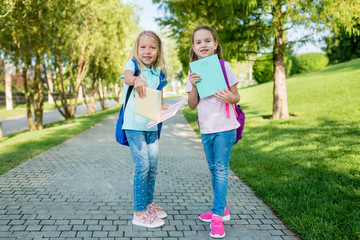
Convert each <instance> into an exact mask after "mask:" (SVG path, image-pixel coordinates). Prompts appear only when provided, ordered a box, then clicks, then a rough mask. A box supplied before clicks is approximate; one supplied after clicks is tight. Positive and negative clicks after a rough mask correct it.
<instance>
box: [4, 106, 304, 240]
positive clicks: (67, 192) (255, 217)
mask: <svg viewBox="0 0 360 240" xmlns="http://www.w3.org/2000/svg"><path fill="white" fill-rule="evenodd" d="M167 101H169V102H171V101H174V100H167ZM116 120H117V114H115V115H113V116H111V117H109V118H108V119H106V120H104V121H102V122H100V123H99V124H97V125H96V126H94V127H93V128H91V129H89V130H87V131H85V132H83V133H81V134H80V135H78V136H76V137H73V138H72V139H70V140H68V141H66V142H64V143H63V144H60V145H59V146H56V147H54V148H52V149H50V150H48V151H46V152H44V153H42V154H40V155H38V156H36V157H34V158H32V159H31V160H29V161H27V162H25V163H23V164H21V165H20V166H18V167H16V168H14V169H12V170H10V171H9V172H7V173H5V174H3V175H1V176H0V189H1V190H0V239H7V240H8V239H9V240H10V239H14V240H20V239H23V240H28V239H32V240H35V239H50V240H55V239H56V240H65V239H66V240H70V239H76V240H77V239H81V240H85V239H89V240H90V239H91V240H95V239H96V240H107V239H112V240H115V239H121V240H135V239H137V240H140V239H144V240H150V239H153V240H155V239H162V240H163V239H166V240H170V239H174V240H175V239H176V240H179V239H184V240H185V239H196V240H201V239H206V240H208V239H210V237H209V232H210V226H209V224H207V223H203V222H201V221H200V220H199V219H198V216H199V214H202V213H204V212H207V211H209V209H211V205H212V201H213V196H212V186H211V180H210V176H209V172H208V168H207V164H206V160H205V155H204V152H203V150H202V144H201V140H200V139H198V138H197V134H196V133H195V132H194V131H193V130H192V128H191V127H190V126H189V124H188V123H187V121H186V120H185V118H184V117H183V116H182V114H181V113H179V114H177V115H176V116H174V117H173V118H171V119H169V120H167V121H166V122H165V123H164V125H163V129H162V133H161V139H160V150H159V153H160V154H159V163H158V176H157V181H156V189H155V195H154V200H155V202H156V203H157V204H159V205H160V206H162V207H163V208H164V209H165V210H166V211H167V213H168V217H167V218H166V219H165V225H164V226H162V227H161V228H157V229H146V228H143V227H138V226H133V225H132V223H131V220H132V214H133V211H134V210H133V206H132V201H133V198H132V181H133V176H134V167H135V165H134V163H133V161H132V158H131V154H130V151H129V148H128V147H125V146H121V145H119V144H117V143H116V142H115V139H114V131H115V124H116ZM228 204H229V205H230V206H231V207H232V208H231V209H230V212H231V220H230V221H228V222H225V230H226V235H227V237H226V239H242V240H246V239H252V240H254V239H255V240H262V239H264V240H265V239H266V240H269V239H270V240H280V239H281V240H295V239H298V238H297V237H296V235H295V234H294V233H293V232H291V231H290V230H288V229H287V228H286V226H285V225H284V224H283V223H282V222H281V221H280V220H279V219H278V218H277V217H276V216H275V215H274V214H273V213H272V212H271V210H270V209H269V207H268V206H266V205H265V204H264V203H263V202H262V201H261V200H260V199H258V198H256V196H255V194H254V192H253V191H252V190H251V189H250V188H249V187H248V186H247V185H246V184H245V183H244V182H243V181H242V180H241V179H239V178H238V177H237V176H236V175H235V174H234V173H233V172H232V171H230V172H229V191H228Z"/></svg>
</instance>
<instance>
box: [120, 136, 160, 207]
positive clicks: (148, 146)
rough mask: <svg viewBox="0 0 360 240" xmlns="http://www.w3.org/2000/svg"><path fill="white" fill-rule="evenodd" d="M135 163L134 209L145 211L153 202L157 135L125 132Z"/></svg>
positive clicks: (157, 146) (157, 151) (157, 150)
mask: <svg viewBox="0 0 360 240" xmlns="http://www.w3.org/2000/svg"><path fill="white" fill-rule="evenodd" d="M125 134H126V138H127V140H128V142H129V146H130V149H131V155H132V158H133V161H134V163H135V165H136V166H135V175H134V186H133V188H134V209H135V211H136V212H138V211H145V210H146V209H147V205H148V204H151V203H152V202H153V198H154V188H155V180H156V170H157V161H158V153H159V141H158V133H157V131H155V132H145V131H135V130H125Z"/></svg>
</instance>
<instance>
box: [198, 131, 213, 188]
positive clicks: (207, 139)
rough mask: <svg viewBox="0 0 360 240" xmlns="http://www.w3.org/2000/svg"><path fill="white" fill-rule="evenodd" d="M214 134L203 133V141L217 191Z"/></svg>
mask: <svg viewBox="0 0 360 240" xmlns="http://www.w3.org/2000/svg"><path fill="white" fill-rule="evenodd" d="M214 137H215V135H214V134H202V135H201V139H202V140H201V142H202V144H203V148H204V152H205V156H206V161H207V162H208V167H209V171H210V177H211V183H212V186H213V191H215V174H214V169H215V166H214V149H213V148H214Z"/></svg>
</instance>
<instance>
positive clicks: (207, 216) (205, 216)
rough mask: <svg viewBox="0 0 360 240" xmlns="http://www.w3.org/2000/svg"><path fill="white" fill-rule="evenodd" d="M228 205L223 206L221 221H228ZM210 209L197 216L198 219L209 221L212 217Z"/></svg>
mask: <svg viewBox="0 0 360 240" xmlns="http://www.w3.org/2000/svg"><path fill="white" fill-rule="evenodd" d="M229 208H230V207H229V206H227V207H226V208H225V212H224V216H223V217H222V219H223V221H229V220H230V212H229ZM212 215H213V214H212V213H211V211H208V212H207V213H203V214H201V215H200V216H199V219H200V220H201V221H203V222H211V217H212Z"/></svg>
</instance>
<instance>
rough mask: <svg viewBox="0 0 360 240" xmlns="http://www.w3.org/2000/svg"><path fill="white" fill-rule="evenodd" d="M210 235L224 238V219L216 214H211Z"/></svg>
mask: <svg viewBox="0 0 360 240" xmlns="http://www.w3.org/2000/svg"><path fill="white" fill-rule="evenodd" d="M210 228H211V232H210V237H213V238H224V237H225V229H224V220H223V219H222V217H220V216H218V215H215V214H214V215H213V216H212V218H211V223H210Z"/></svg>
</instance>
